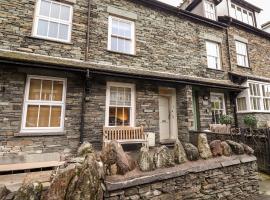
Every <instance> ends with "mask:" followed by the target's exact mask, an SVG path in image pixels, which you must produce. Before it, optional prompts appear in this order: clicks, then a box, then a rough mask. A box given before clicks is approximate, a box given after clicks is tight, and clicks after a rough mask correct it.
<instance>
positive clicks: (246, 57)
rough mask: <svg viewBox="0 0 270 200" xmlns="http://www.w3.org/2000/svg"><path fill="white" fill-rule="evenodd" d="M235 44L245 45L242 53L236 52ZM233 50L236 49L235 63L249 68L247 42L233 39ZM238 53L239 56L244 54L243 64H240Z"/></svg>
mask: <svg viewBox="0 0 270 200" xmlns="http://www.w3.org/2000/svg"><path fill="white" fill-rule="evenodd" d="M237 44H238V45H245V48H246V52H245V54H242V53H239V52H237ZM235 50H236V61H237V65H238V66H241V67H246V68H249V67H250V66H249V57H248V44H247V43H245V42H242V41H239V40H235ZM238 55H239V56H244V58H245V65H241V64H240V63H239V60H238Z"/></svg>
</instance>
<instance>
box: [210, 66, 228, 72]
mask: <svg viewBox="0 0 270 200" xmlns="http://www.w3.org/2000/svg"><path fill="white" fill-rule="evenodd" d="M206 69H207V70H210V71H216V72H225V71H224V70H223V69H214V68H209V67H207V68H206Z"/></svg>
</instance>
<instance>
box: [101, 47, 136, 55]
mask: <svg viewBox="0 0 270 200" xmlns="http://www.w3.org/2000/svg"><path fill="white" fill-rule="evenodd" d="M106 51H107V52H109V53H115V54H120V55H126V56H132V57H138V56H137V55H136V54H130V53H123V52H118V51H112V50H108V49H106Z"/></svg>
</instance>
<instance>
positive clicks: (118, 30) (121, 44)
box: [108, 16, 135, 54]
mask: <svg viewBox="0 0 270 200" xmlns="http://www.w3.org/2000/svg"><path fill="white" fill-rule="evenodd" d="M133 31H134V22H132V21H128V20H123V19H120V18H116V17H111V16H110V17H109V39H108V41H109V42H108V43H109V44H108V48H109V50H112V51H117V52H122V53H128V54H133V53H134V42H135V39H134V36H133V34H134V33H133Z"/></svg>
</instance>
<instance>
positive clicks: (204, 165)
mask: <svg viewBox="0 0 270 200" xmlns="http://www.w3.org/2000/svg"><path fill="white" fill-rule="evenodd" d="M256 160H257V158H256V157H255V156H249V155H234V156H231V157H225V156H222V157H217V158H212V159H209V160H198V161H193V162H192V161H188V162H186V163H184V164H181V165H177V166H175V167H172V168H166V169H157V170H155V171H152V172H138V173H137V174H136V175H131V174H129V173H128V174H126V175H125V176H118V175H115V176H109V177H106V180H105V185H106V189H107V191H115V190H122V189H124V188H129V187H134V186H138V185H142V184H149V183H152V182H157V181H160V180H166V179H170V178H175V177H179V176H183V175H186V174H189V173H198V172H202V171H208V170H212V169H218V168H225V167H229V166H233V165H239V164H241V163H248V162H254V161H256ZM131 173H132V172H131Z"/></svg>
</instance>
